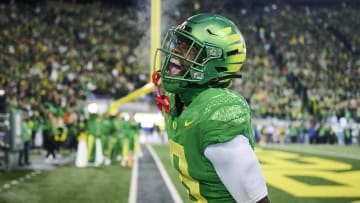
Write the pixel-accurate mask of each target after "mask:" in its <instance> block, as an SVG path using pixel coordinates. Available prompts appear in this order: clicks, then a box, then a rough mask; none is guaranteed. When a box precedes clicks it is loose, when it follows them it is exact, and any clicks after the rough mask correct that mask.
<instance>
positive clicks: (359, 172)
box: [154, 145, 360, 203]
mask: <svg viewBox="0 0 360 203" xmlns="http://www.w3.org/2000/svg"><path fill="white" fill-rule="evenodd" d="M334 147H336V146H334ZM154 149H155V151H156V152H157V153H158V154H159V157H160V158H161V159H162V161H163V163H164V165H165V166H167V167H165V168H166V169H167V170H169V175H170V176H171V179H172V180H173V182H174V183H175V186H176V187H179V188H178V190H180V191H182V190H183V188H182V186H181V185H180V184H177V183H178V182H179V179H178V175H177V174H176V173H175V170H174V169H171V167H170V160H169V156H168V155H167V154H166V153H168V146H166V145H163V146H154ZM344 149H345V148H344ZM345 150H346V149H345ZM359 151H360V148H359ZM255 152H256V154H257V156H258V158H259V161H260V162H261V167H262V169H263V172H264V176H265V179H266V182H267V185H268V189H269V195H270V198H271V201H272V202H277V203H285V202H291V203H304V202H306V203H325V202H326V203H345V202H346V203H360V161H359V160H355V159H346V158H337V157H329V156H319V155H314V154H310V153H306V150H304V153H300V152H288V151H282V150H274V149H269V148H259V147H258V148H256V149H255ZM164 153H165V154H164ZM184 196H185V195H184ZM184 196H183V197H184ZM185 198H186V197H185ZM184 201H185V202H189V201H187V200H186V199H184Z"/></svg>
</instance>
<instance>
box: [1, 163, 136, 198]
mask: <svg viewBox="0 0 360 203" xmlns="http://www.w3.org/2000/svg"><path fill="white" fill-rule="evenodd" d="M130 178H131V169H128V168H123V167H121V166H120V164H118V163H116V164H115V163H114V164H113V165H111V166H109V167H105V166H104V167H99V168H95V167H88V168H76V167H75V166H73V165H69V166H62V167H59V168H57V169H56V170H49V171H41V172H39V171H14V172H11V173H0V188H1V189H0V190H1V191H0V202H1V203H49V202H51V203H79V202H86V203H100V202H101V203H107V202H108V203H113V202H128V195H129V190H130V187H129V185H130ZM14 181H17V182H18V183H17V184H14ZM5 184H7V185H10V188H4V185H5ZM114 200H116V201H114Z"/></svg>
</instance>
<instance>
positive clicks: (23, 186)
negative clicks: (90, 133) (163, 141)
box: [0, 145, 360, 203]
mask: <svg viewBox="0 0 360 203" xmlns="http://www.w3.org/2000/svg"><path fill="white" fill-rule="evenodd" d="M153 149H154V150H155V151H156V152H157V155H158V156H159V158H160V160H161V161H162V163H163V165H164V167H165V169H166V171H167V172H168V174H169V176H170V179H171V180H172V181H173V183H174V185H175V187H176V188H177V189H178V191H179V194H180V196H181V198H182V199H183V201H184V202H189V201H187V194H186V191H185V189H184V187H183V186H182V184H181V183H180V182H179V179H178V175H177V174H176V173H175V171H174V170H173V169H172V167H171V166H170V160H169V154H168V150H169V148H168V146H167V145H153ZM255 152H256V153H257V155H258V157H259V160H260V162H261V164H262V169H263V171H264V175H265V178H266V181H267V185H268V189H269V194H270V198H271V200H272V203H288V202H290V203H308V202H309V203H325V202H326V203H360V147H359V146H330V145H323V146H319V145H315V146H313V145H312V146H309V145H291V146H289V145H271V146H267V147H257V148H256V149H255ZM139 162H141V159H140V160H139ZM140 172H141V171H140ZM144 172H145V174H146V175H150V176H151V174H148V173H149V171H148V170H146V169H145V171H144ZM131 174H132V170H131V169H129V168H123V167H121V166H120V163H119V162H114V163H113V164H112V165H111V166H101V167H87V168H76V167H75V166H74V164H73V163H70V164H68V165H65V166H59V167H56V168H55V169H52V170H42V171H40V170H16V171H13V172H11V173H4V172H0V203H22V202H24V203H48V202H52V203H57V202H59V203H64V202H66V203H68V202H69V203H73V202H74V203H75V202H76V203H81V202H86V203H98V202H100V203H106V202H109V203H112V202H120V203H127V202H128V196H129V190H130V185H131V184H130V182H131ZM138 184H142V183H141V181H139V183H138ZM150 185H151V184H150ZM138 195H140V194H138Z"/></svg>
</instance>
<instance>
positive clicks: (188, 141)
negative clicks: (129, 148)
mask: <svg viewBox="0 0 360 203" xmlns="http://www.w3.org/2000/svg"><path fill="white" fill-rule="evenodd" d="M170 98H171V107H170V109H171V111H170V114H169V115H166V126H167V133H168V136H169V146H170V158H171V163H172V165H173V167H174V168H175V169H176V170H177V171H178V172H179V178H180V180H181V182H182V183H183V184H184V185H185V186H186V188H187V189H188V194H189V198H190V200H192V201H194V202H196V201H198V202H235V200H234V199H233V197H232V196H231V194H230V193H229V192H228V190H227V189H226V187H225V185H224V184H223V183H222V181H221V180H220V178H219V177H218V175H217V174H216V171H215V169H214V167H213V165H212V164H211V162H210V161H209V160H208V159H207V158H206V157H205V155H204V151H205V149H206V147H207V146H208V145H211V144H216V143H223V142H227V141H229V140H232V139H233V138H234V137H236V136H237V135H243V136H245V137H246V138H247V139H248V140H249V142H250V145H251V146H252V147H254V137H253V130H252V123H251V113H250V108H249V106H248V104H247V102H246V100H245V99H244V98H243V97H241V96H239V95H236V94H234V93H232V92H230V91H228V90H226V89H221V88H209V89H206V90H204V91H203V92H201V93H200V94H199V95H198V96H197V97H196V98H194V100H193V101H192V102H191V103H190V104H189V105H188V106H187V107H186V108H185V109H184V110H183V112H182V113H181V114H180V115H178V114H179V112H178V111H179V109H176V108H175V103H176V101H175V97H174V95H171V96H170Z"/></svg>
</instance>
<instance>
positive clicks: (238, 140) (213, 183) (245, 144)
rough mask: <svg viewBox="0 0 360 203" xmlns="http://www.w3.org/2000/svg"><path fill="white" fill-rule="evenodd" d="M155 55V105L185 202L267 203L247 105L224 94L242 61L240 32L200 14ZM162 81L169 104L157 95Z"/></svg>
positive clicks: (212, 16) (216, 18)
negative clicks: (186, 197)
mask: <svg viewBox="0 0 360 203" xmlns="http://www.w3.org/2000/svg"><path fill="white" fill-rule="evenodd" d="M159 52H161V53H162V54H163V56H162V64H161V69H160V71H159V72H155V73H154V75H153V79H154V83H155V86H156V91H157V97H156V98H155V100H156V101H157V102H158V107H160V108H162V109H163V112H164V113H165V119H166V130H167V133H168V136H169V147H170V157H171V162H172V165H173V166H174V168H175V169H176V170H177V171H178V172H179V173H180V176H179V177H180V180H181V182H182V183H183V184H184V185H185V186H186V188H187V189H188V194H189V198H190V200H192V201H195V202H196V201H197V202H240V203H245V202H246V203H253V202H258V203H268V202H270V200H269V198H268V192H267V187H266V184H265V180H264V177H263V175H262V172H261V168H260V164H259V162H258V160H257V157H256V155H255V153H254V151H253V148H254V143H255V142H254V137H253V129H252V121H251V112H250V108H249V105H248V104H247V102H246V101H245V99H244V98H243V97H242V96H240V95H237V94H235V93H232V92H230V91H229V90H227V89H226V87H228V86H229V85H230V83H231V79H232V78H238V77H240V76H239V75H236V73H237V72H238V71H239V70H240V68H241V66H242V64H243V63H244V62H245V58H246V48H245V41H244V38H243V36H242V35H241V33H240V31H239V29H238V28H237V27H236V25H235V24H234V23H233V22H231V21H230V20H229V19H227V18H225V17H223V16H220V15H215V14H198V15H195V16H192V17H190V18H188V19H187V20H186V21H185V22H184V23H182V24H181V25H179V26H177V27H175V28H171V29H170V30H169V31H168V32H167V34H166V37H165V38H164V41H163V42H162V47H161V48H160V49H158V50H157V54H158V53H159ZM155 67H158V65H157V64H155ZM159 78H161V80H162V85H163V88H164V89H165V90H166V91H167V92H168V95H167V96H166V95H161V94H160V89H159V86H158V85H157V82H158V80H159ZM169 102H170V104H169Z"/></svg>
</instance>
